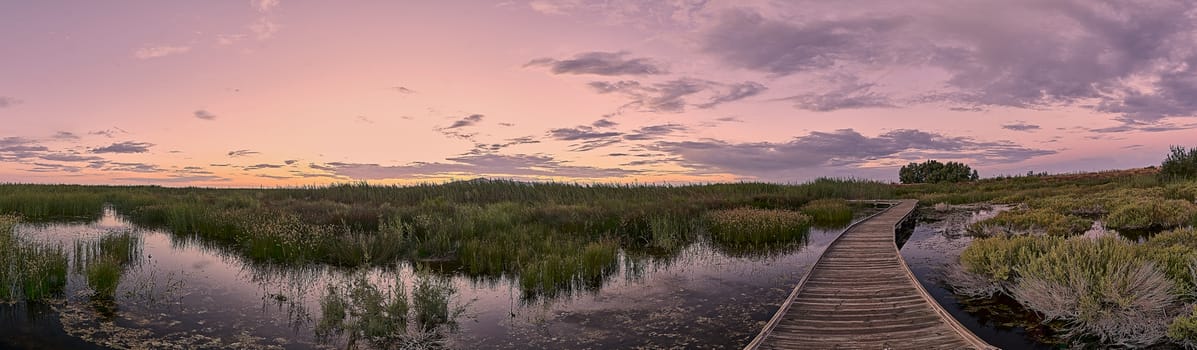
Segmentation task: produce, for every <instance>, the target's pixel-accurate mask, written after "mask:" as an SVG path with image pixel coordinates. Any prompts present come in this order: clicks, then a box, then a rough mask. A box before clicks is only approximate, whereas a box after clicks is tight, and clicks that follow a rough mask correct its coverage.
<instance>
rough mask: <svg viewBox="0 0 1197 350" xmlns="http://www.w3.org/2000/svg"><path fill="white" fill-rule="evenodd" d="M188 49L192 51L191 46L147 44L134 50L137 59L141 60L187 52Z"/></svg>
mask: <svg viewBox="0 0 1197 350" xmlns="http://www.w3.org/2000/svg"><path fill="white" fill-rule="evenodd" d="M188 51H191V47H189V46H171V45H159V46H147V47H142V48H139V49H137V51H134V52H133V57H136V58H137V59H141V60H148V59H151V58H158V57H166V56H170V55H178V54H183V53H187V52H188Z"/></svg>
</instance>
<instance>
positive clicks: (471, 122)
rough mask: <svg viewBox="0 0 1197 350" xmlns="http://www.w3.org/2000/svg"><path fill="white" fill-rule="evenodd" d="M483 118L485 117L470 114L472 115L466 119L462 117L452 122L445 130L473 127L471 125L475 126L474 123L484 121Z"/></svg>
mask: <svg viewBox="0 0 1197 350" xmlns="http://www.w3.org/2000/svg"><path fill="white" fill-rule="evenodd" d="M484 117H486V116H485V115H481V114H472V115H469V116H466V117H462V119H461V120H457V121H454V122H452V125H450V126H448V127H445V128H446V129H450V128H461V127H467V126H473V125H475V123H478V122H480V121H482V119H484Z"/></svg>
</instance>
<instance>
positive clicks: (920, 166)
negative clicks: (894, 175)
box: [898, 160, 980, 184]
mask: <svg viewBox="0 0 1197 350" xmlns="http://www.w3.org/2000/svg"><path fill="white" fill-rule="evenodd" d="M979 178H980V176H979V175H977V171H976V170H973V168H971V167H969V166H968V165H965V164H964V163H958V162H947V163H940V162H939V161H937V160H928V161H926V162H922V163H910V164H907V165H906V166H903V167H902V169H899V170H898V180H899V181H902V183H904V184H914V183H938V182H961V181H974V180H977V179H979Z"/></svg>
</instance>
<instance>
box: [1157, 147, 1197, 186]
mask: <svg viewBox="0 0 1197 350" xmlns="http://www.w3.org/2000/svg"><path fill="white" fill-rule="evenodd" d="M1170 149H1171V151H1172V153H1170V154H1168V157H1167V158H1165V159H1164V163H1163V164H1161V165H1160V173H1159V177H1160V179H1161V180H1165V181H1172V180H1183V179H1193V178H1197V148H1190V149H1185V148H1184V147H1182V146H1172V147H1170Z"/></svg>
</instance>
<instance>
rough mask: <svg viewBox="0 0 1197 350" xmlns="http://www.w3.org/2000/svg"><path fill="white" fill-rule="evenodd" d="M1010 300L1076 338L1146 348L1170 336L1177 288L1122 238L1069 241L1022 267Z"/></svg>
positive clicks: (1133, 246)
mask: <svg viewBox="0 0 1197 350" xmlns="http://www.w3.org/2000/svg"><path fill="white" fill-rule="evenodd" d="M1018 272H1019V279H1018V281H1017V282H1016V283H1015V284H1014V286H1013V287H1012V288H1011V289H1010V295H1011V296H1012V297H1014V299H1015V300H1018V302H1019V303H1020V304H1022V305H1023V306H1025V307H1027V308H1029V309H1032V310H1035V311H1036V312H1038V313H1039V314H1041V315H1042V316H1043V318H1044V319H1045V320H1046V321H1056V320H1058V321H1063V322H1065V324H1066V326H1065V330H1066V331H1067V334H1068V335H1070V336H1071V337H1073V338H1074V339H1080V338H1089V337H1092V338H1095V339H1094V340H1095V341H1097V342H1098V343H1100V344H1102V345H1103V346H1116V347H1132V348H1137V347H1145V346H1149V345H1154V344H1157V343H1159V342H1160V341H1161V340H1163V339H1164V337H1165V336H1166V334H1165V330H1166V328H1167V325H1168V323H1169V322H1170V321H1171V318H1170V317H1168V313H1169V311H1171V310H1172V309H1173V308H1174V307H1175V305H1176V302H1177V301H1176V297H1175V296H1174V295H1173V294H1172V291H1173V290H1174V289H1175V286H1174V284H1173V283H1172V281H1170V280H1169V279H1168V278H1167V277H1166V276H1165V275H1164V274H1163V273H1162V272H1160V271H1158V270H1157V269H1156V268H1155V265H1154V264H1153V263H1152V262H1151V261H1149V260H1147V259H1145V258H1143V257H1141V256H1140V255H1139V254H1138V247H1137V246H1136V245H1135V244H1134V243H1131V242H1128V241H1126V240H1123V239H1120V238H1114V237H1102V238H1098V239H1096V240H1094V239H1089V238H1085V237H1077V238H1073V239H1069V240H1067V241H1065V242H1063V243H1062V244H1058V245H1056V246H1055V247H1053V248H1052V249H1050V250H1049V251H1048V252H1047V253H1045V254H1043V255H1041V256H1039V257H1038V258H1034V259H1030V261H1029V262H1028V263H1026V264H1025V265H1021V266H1020V267H1019V268H1018Z"/></svg>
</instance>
